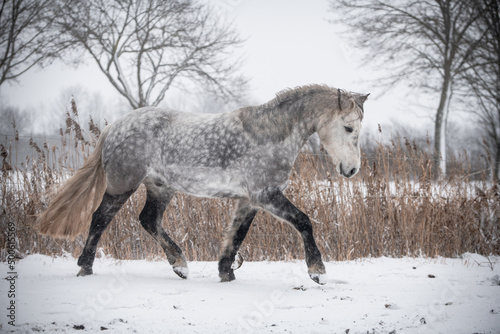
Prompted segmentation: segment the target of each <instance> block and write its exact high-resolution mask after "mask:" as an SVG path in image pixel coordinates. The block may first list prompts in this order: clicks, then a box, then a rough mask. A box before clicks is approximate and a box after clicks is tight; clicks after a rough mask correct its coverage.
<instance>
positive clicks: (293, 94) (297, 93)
mask: <svg viewBox="0 0 500 334" xmlns="http://www.w3.org/2000/svg"><path fill="white" fill-rule="evenodd" d="M336 91H337V90H336V89H334V88H331V87H329V86H326V85H316V84H315V85H306V86H299V87H295V88H287V89H284V90H282V91H280V92H278V93H277V94H276V97H275V98H274V99H272V100H270V101H269V102H267V103H264V104H263V105H262V107H264V109H269V108H276V107H279V106H281V105H283V104H285V103H287V102H292V101H296V100H297V99H299V98H300V97H302V96H304V95H309V94H312V93H321V92H331V93H335V92H336Z"/></svg>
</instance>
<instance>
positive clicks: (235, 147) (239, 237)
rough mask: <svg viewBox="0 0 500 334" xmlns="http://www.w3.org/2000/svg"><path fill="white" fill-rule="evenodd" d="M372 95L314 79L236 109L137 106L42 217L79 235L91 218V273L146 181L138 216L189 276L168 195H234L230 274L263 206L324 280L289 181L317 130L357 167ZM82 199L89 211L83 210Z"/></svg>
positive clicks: (87, 252) (342, 165) (228, 240)
mask: <svg viewBox="0 0 500 334" xmlns="http://www.w3.org/2000/svg"><path fill="white" fill-rule="evenodd" d="M367 97H368V95H361V94H356V93H348V92H345V91H341V90H337V89H333V88H330V87H327V86H319V85H309V86H303V87H298V88H296V89H289V90H285V91H283V92H281V93H278V94H277V96H276V98H275V99H273V100H271V101H269V102H268V103H265V104H263V105H260V106H252V107H244V108H241V109H238V110H235V111H233V112H230V113H222V114H210V115H207V114H194V113H182V112H178V111H173V110H169V109H162V108H155V107H146V108H141V109H137V110H134V111H131V112H129V113H127V114H126V115H124V116H123V117H122V118H120V119H119V120H118V121H116V122H115V123H113V124H111V125H109V126H107V127H106V128H105V129H104V131H103V133H102V135H101V137H100V138H99V141H98V143H97V145H96V149H95V150H94V152H93V153H92V154H91V156H90V157H89V158H88V160H87V161H86V163H85V164H84V166H83V167H82V169H81V170H79V171H78V172H77V173H76V174H75V175H74V176H73V177H72V178H71V179H70V180H69V181H68V183H66V184H65V185H64V186H63V187H62V188H61V190H60V191H59V193H58V194H57V196H56V197H55V198H54V199H53V200H52V202H51V203H50V204H49V207H48V208H47V210H46V211H45V212H44V213H42V214H41V215H40V216H39V217H38V223H39V227H40V230H41V232H42V233H45V234H52V235H54V236H56V237H73V238H74V237H75V236H76V235H78V234H80V233H83V232H84V231H85V230H86V229H87V228H88V222H89V221H90V230H89V235H88V239H87V242H86V244H85V248H84V250H83V252H82V254H81V256H80V257H79V259H78V265H79V266H80V267H81V270H80V272H79V273H78V275H79V276H83V275H89V274H92V265H93V262H94V258H95V252H96V248H97V244H98V242H99V239H100V237H101V235H102V233H103V232H104V230H105V229H106V228H107V226H108V225H109V223H110V222H111V220H112V218H113V217H114V216H115V214H116V213H117V212H118V210H120V208H121V207H122V205H123V204H124V203H125V202H126V200H127V199H128V198H129V197H130V195H132V193H134V192H135V191H136V190H137V188H138V187H139V185H140V184H141V183H143V184H144V185H145V186H146V189H147V200H146V203H145V205H144V208H143V210H142V212H141V213H140V215H139V220H140V222H141V224H142V226H143V227H144V228H145V229H146V231H148V232H149V233H150V234H151V235H152V236H153V237H154V238H155V239H156V240H157V241H158V242H159V243H160V245H161V246H162V248H163V250H164V251H165V254H166V255H167V259H168V261H169V263H170V264H171V265H172V266H173V270H174V271H175V272H176V273H177V274H178V275H179V276H180V277H182V278H187V276H188V269H187V262H186V259H185V257H184V255H183V253H182V250H181V249H180V248H179V246H177V244H176V243H175V242H174V241H173V240H172V239H171V238H170V237H169V236H168V234H167V233H166V231H165V230H164V229H163V227H162V224H161V223H162V216H163V212H164V211H165V209H166V207H167V205H168V203H169V202H170V200H171V199H172V198H173V196H174V194H175V192H177V191H180V192H183V193H186V194H190V195H194V196H202V197H213V198H234V199H237V204H236V210H235V213H234V218H233V221H232V223H230V224H229V225H228V227H227V231H226V234H225V239H224V243H223V246H222V253H221V255H220V260H219V276H220V279H221V281H223V282H226V281H232V280H234V279H235V276H234V268H232V267H231V265H232V263H233V262H234V259H235V256H236V254H237V251H238V249H239V247H240V245H241V243H242V242H243V240H244V238H245V236H246V234H247V232H248V229H249V228H250V225H251V223H252V220H253V219H254V217H255V214H256V213H257V211H258V210H259V209H263V210H266V211H268V212H270V213H271V214H273V215H274V216H275V217H277V218H279V219H281V220H284V221H286V222H288V223H290V224H291V225H292V226H294V227H295V228H296V229H297V231H298V232H299V233H300V234H301V236H302V239H303V242H304V248H305V258H306V263H307V266H308V272H309V275H310V277H311V278H312V279H313V280H314V281H315V282H317V283H322V282H323V280H322V279H323V278H322V276H323V275H324V274H325V266H324V264H323V262H322V260H321V254H320V252H319V250H318V247H317V246H316V242H315V240H314V237H313V230H312V225H311V221H310V219H309V218H308V217H307V215H305V214H304V213H303V212H301V211H300V210H299V209H297V208H296V207H295V206H294V205H293V204H292V203H291V202H290V201H289V200H288V199H287V198H286V197H285V196H284V195H283V190H284V189H285V188H286V186H287V182H288V178H289V176H290V173H291V171H292V166H293V164H294V161H295V159H296V157H297V155H298V154H299V151H300V149H301V148H302V146H303V145H304V143H305V142H306V141H307V139H308V138H309V137H310V136H311V135H312V134H313V133H315V132H317V133H318V135H319V137H320V139H321V141H322V143H323V145H324V146H325V148H326V150H327V151H328V153H329V155H330V157H331V159H332V161H333V163H334V164H335V165H336V169H337V171H338V172H339V173H340V174H341V175H343V176H345V177H351V176H353V175H354V174H356V173H357V171H358V170H359V168H360V148H359V140H358V138H359V134H360V130H361V121H362V119H363V114H364V111H363V103H364V102H365V100H366V99H367ZM100 180H105V182H104V181H100ZM76 189H78V190H76ZM101 199H102V200H101ZM97 200H101V202H100V204H98V203H99V202H98V201H97ZM74 208H77V209H78V210H80V211H78V212H77V213H75V212H74V211H73V210H74ZM96 208H97V209H96ZM90 217H91V218H90Z"/></svg>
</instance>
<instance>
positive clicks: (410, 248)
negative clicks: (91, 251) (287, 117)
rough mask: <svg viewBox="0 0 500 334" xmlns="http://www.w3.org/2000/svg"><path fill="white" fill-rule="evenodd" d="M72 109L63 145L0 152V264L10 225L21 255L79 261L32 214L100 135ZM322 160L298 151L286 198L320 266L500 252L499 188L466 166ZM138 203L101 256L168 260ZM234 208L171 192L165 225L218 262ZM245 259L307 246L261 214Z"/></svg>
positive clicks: (382, 151)
mask: <svg viewBox="0 0 500 334" xmlns="http://www.w3.org/2000/svg"><path fill="white" fill-rule="evenodd" d="M72 108H73V110H72V111H73V115H71V114H70V113H67V120H66V129H64V130H63V129H61V130H60V140H59V143H53V144H49V143H48V142H45V143H44V145H42V146H43V148H40V147H39V145H38V144H37V143H36V142H35V141H34V140H31V141H30V146H31V148H32V154H31V155H29V156H27V157H26V159H24V160H22V161H19V160H18V159H19V157H18V150H19V147H20V146H21V145H22V144H21V142H20V139H19V136H17V135H16V136H15V137H12V138H11V140H10V141H9V142H7V143H6V144H5V145H1V157H2V173H1V176H0V180H1V188H0V192H1V193H0V199H1V218H0V227H1V231H2V233H1V234H0V245H2V246H3V249H2V254H1V258H2V259H4V258H5V255H6V251H5V247H6V246H7V245H6V234H5V232H4V231H6V230H7V229H6V226H7V224H8V223H9V222H14V223H15V224H16V227H17V241H16V242H17V249H18V250H19V255H20V256H22V255H24V254H31V253H42V254H50V255H61V254H67V253H69V254H72V255H73V256H79V254H80V252H81V250H82V247H83V245H84V242H85V237H86V236H85V235H82V236H79V237H77V238H76V239H75V240H74V241H69V240H56V239H53V238H50V237H46V236H41V235H40V234H38V233H37V231H36V230H35V229H34V222H35V216H36V215H37V214H39V213H40V212H42V211H43V210H44V209H45V208H46V206H47V204H48V200H49V198H50V197H52V196H53V195H54V190H55V189H57V187H58V185H60V184H61V183H62V181H63V180H64V179H66V178H67V177H68V175H71V174H72V173H74V171H75V170H76V169H77V168H78V167H79V166H81V165H82V164H83V159H84V157H86V156H88V155H89V152H91V151H92V145H91V144H90V142H93V141H94V140H93V139H95V138H92V136H95V137H97V136H98V135H99V134H100V130H99V128H98V127H97V125H96V124H95V123H94V122H93V121H92V120H91V121H90V125H89V128H90V131H89V133H85V131H84V130H83V129H82V127H81V126H80V125H79V123H78V121H77V120H76V118H77V116H78V114H77V111H76V105H72ZM14 130H15V129H14ZM85 138H87V139H85ZM321 161H322V159H320V157H318V156H315V155H310V154H301V155H300V156H299V158H298V159H297V162H296V167H295V169H294V171H293V173H292V177H291V179H290V185H289V187H288V189H287V191H286V194H287V196H288V197H289V198H290V200H291V201H292V202H293V203H295V205H296V206H297V207H298V208H300V209H301V210H302V211H304V212H305V213H306V214H308V215H309V217H310V218H311V220H312V222H313V226H314V233H315V237H316V240H317V243H318V246H319V247H320V250H321V251H322V254H323V257H324V259H325V260H348V259H356V258H360V257H369V256H373V257H378V256H391V257H401V256H428V257H434V256H438V255H441V256H447V257H456V256H460V255H461V254H463V253H465V252H477V253H480V254H483V255H490V254H499V252H500V242H499V236H500V233H499V232H500V223H499V217H500V196H499V193H498V190H497V188H496V186H494V185H492V184H491V183H489V182H487V181H486V175H482V180H479V181H478V180H475V181H470V180H469V174H470V172H469V169H468V167H467V166H468V164H467V161H466V160H461V161H457V162H456V163H455V164H454V166H455V167H454V169H453V173H452V175H450V176H449V177H447V178H441V179H439V180H437V181H436V180H434V178H433V175H432V172H431V171H432V161H431V160H430V158H429V157H428V155H427V154H426V153H425V152H424V151H423V150H420V149H419V148H417V147H416V145H415V144H414V143H413V144H412V143H409V142H408V141H406V142H405V143H403V144H399V143H393V144H392V145H390V146H383V145H379V146H378V148H377V149H376V151H375V152H374V153H373V155H371V156H370V157H366V156H363V159H362V169H361V172H360V173H359V175H357V176H355V177H354V178H353V179H350V180H346V179H342V178H339V177H337V176H335V175H330V174H329V173H328V172H326V171H328V170H332V169H331V168H328V167H327V168H324V166H320V164H321ZM320 167H321V168H320ZM330 167H331V166H330ZM318 170H320V172H319V173H318ZM325 170H326V171H325ZM322 175H323V176H322ZM476 177H477V175H476ZM144 200H145V190H144V189H143V188H142V187H141V188H140V189H139V191H137V192H136V193H135V194H134V195H133V196H132V197H131V198H130V199H129V201H128V202H127V203H126V204H125V205H124V208H122V210H121V211H120V212H119V213H118V215H117V216H116V217H115V219H114V221H113V222H112V224H111V226H110V228H109V229H108V230H107V231H106V232H105V234H104V235H103V237H102V239H101V241H100V244H99V251H98V254H101V255H103V254H105V255H107V256H112V257H114V258H117V259H144V258H146V259H164V258H165V256H164V254H163V252H162V250H161V248H160V247H159V246H158V245H157V244H156V243H155V242H154V240H153V239H152V238H151V237H150V236H149V235H148V234H147V233H146V232H145V231H144V230H143V229H142V227H141V225H140V224H139V221H138V216H139V213H140V210H141V209H142V206H143V205H144ZM233 206H234V202H233V201H232V200H215V199H203V198H195V197H191V196H187V195H183V194H177V195H176V196H175V198H174V199H173V200H172V202H171V204H170V205H169V206H168V208H167V210H166V212H165V214H164V222H163V224H164V227H165V229H166V230H167V231H168V232H169V233H170V235H171V237H172V239H173V240H175V241H176V242H177V243H178V244H179V246H180V247H181V248H182V249H183V250H184V252H185V255H186V258H187V259H188V260H191V261H193V260H203V261H207V260H210V261H212V260H217V258H218V255H219V250H220V247H221V245H222V237H223V231H224V228H225V226H226V225H227V224H228V222H229V221H230V219H231V214H232V210H233ZM241 254H242V255H243V257H244V258H245V259H246V260H290V259H302V258H303V245H302V241H301V239H300V236H299V235H298V233H296V232H295V231H294V230H293V228H292V227H290V226H289V225H288V224H286V223H283V222H279V221H277V220H276V219H274V218H273V217H272V216H271V215H270V214H267V213H264V212H259V213H258V214H257V216H256V218H255V221H254V223H253V225H252V228H251V229H250V232H249V234H248V236H247V238H246V239H245V241H244V243H243V245H242V247H241Z"/></svg>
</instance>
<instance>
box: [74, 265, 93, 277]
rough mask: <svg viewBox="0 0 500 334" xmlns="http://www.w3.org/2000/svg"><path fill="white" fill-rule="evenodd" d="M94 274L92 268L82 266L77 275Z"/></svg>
mask: <svg viewBox="0 0 500 334" xmlns="http://www.w3.org/2000/svg"><path fill="white" fill-rule="evenodd" d="M92 274H94V272H93V271H92V268H86V267H82V268H81V269H80V271H79V272H78V274H77V275H76V277H80V276H88V275H92Z"/></svg>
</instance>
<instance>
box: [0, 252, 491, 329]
mask: <svg viewBox="0 0 500 334" xmlns="http://www.w3.org/2000/svg"><path fill="white" fill-rule="evenodd" d="M489 260H490V261H492V262H493V263H492V265H493V270H492V269H491V268H490V267H491V265H490V262H489V261H488V260H487V259H486V258H484V257H482V256H478V255H472V254H467V255H465V256H464V258H463V259H444V258H440V259H422V258H417V259H413V258H403V259H390V258H376V259H363V260H358V261H350V262H330V263H326V267H327V271H328V274H329V279H328V283H327V284H326V285H323V286H320V285H317V284H315V283H314V282H313V281H312V280H310V279H309V277H308V275H307V272H306V268H305V263H304V262H303V261H297V262H245V263H244V264H243V266H242V267H241V268H240V269H239V270H238V271H237V272H236V277H237V280H236V281H234V282H231V283H219V281H218V275H217V264H216V263H215V262H190V263H189V266H190V277H189V279H188V280H182V279H180V278H178V277H177V276H176V275H175V274H174V273H173V271H172V270H171V268H170V266H169V265H168V264H167V263H166V261H165V262H151V261H116V260H113V259H109V258H104V259H96V262H95V265H94V273H95V275H93V276H87V277H76V273H77V271H78V268H77V266H76V260H75V259H74V258H71V257H58V258H51V257H48V256H42V255H30V256H28V257H27V258H25V259H23V260H20V261H19V262H17V263H16V264H15V266H14V267H13V268H9V267H8V266H7V264H6V263H1V264H0V268H1V274H2V277H6V278H8V279H7V280H5V279H2V280H1V283H0V294H1V297H0V301H1V303H0V308H1V310H2V313H3V314H1V327H0V332H5V333H10V332H14V333H33V332H35V333H36V332H44V333H52V332H56V333H97V332H101V333H349V334H352V333H469V334H472V333H500V278H499V275H500V263H498V261H499V260H500V257H490V258H489ZM11 269H14V270H15V272H16V273H17V275H18V277H17V278H15V279H14V280H12V277H10V276H9V274H8V272H9V271H11ZM11 283H12V284H13V285H12V286H11ZM9 291H10V292H12V291H14V292H15V295H16V296H15V298H11V297H9ZM12 301H14V303H15V304H14V305H15V312H14V316H13V317H11V318H14V319H15V327H13V326H11V325H9V323H8V322H9V321H12V320H11V319H9V317H8V315H9V314H10V313H12V312H11V311H9V310H8V308H9V307H11V306H10V305H11V304H10V303H11V302H12ZM11 310H12V307H11Z"/></svg>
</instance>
